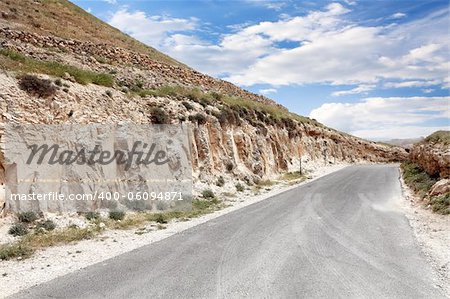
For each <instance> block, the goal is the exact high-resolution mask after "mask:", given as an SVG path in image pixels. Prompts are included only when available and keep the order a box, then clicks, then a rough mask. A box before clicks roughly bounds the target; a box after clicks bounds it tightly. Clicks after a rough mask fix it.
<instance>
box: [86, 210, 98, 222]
mask: <svg viewBox="0 0 450 299" xmlns="http://www.w3.org/2000/svg"><path fill="white" fill-rule="evenodd" d="M84 217H86V219H87V220H89V221H91V220H97V219H100V213H99V212H94V211H89V212H87V213H86V215H85V216H84Z"/></svg>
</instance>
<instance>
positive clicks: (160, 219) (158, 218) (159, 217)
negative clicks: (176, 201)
mask: <svg viewBox="0 0 450 299" xmlns="http://www.w3.org/2000/svg"><path fill="white" fill-rule="evenodd" d="M155 221H156V222H158V223H161V224H164V223H167V219H166V217H164V215H163V214H158V215H156V218H155Z"/></svg>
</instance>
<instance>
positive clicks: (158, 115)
mask: <svg viewBox="0 0 450 299" xmlns="http://www.w3.org/2000/svg"><path fill="white" fill-rule="evenodd" d="M150 113H151V115H152V116H151V120H152V123H154V124H168V123H170V118H169V116H168V115H167V113H166V112H165V111H164V110H163V109H161V108H159V107H152V109H151V110H150Z"/></svg>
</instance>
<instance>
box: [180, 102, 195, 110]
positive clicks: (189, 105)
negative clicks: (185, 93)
mask: <svg viewBox="0 0 450 299" xmlns="http://www.w3.org/2000/svg"><path fill="white" fill-rule="evenodd" d="M181 104H183V106H184V107H185V108H186V109H187V110H193V109H194V106H192V104H191V103H189V102H186V101H183V102H182V103H181Z"/></svg>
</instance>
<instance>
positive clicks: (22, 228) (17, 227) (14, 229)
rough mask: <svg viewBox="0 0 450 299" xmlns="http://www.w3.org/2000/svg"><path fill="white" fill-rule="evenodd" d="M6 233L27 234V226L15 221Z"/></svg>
mask: <svg viewBox="0 0 450 299" xmlns="http://www.w3.org/2000/svg"><path fill="white" fill-rule="evenodd" d="M8 234H10V235H13V236H14V237H18V236H25V235H26V234H28V228H27V226H26V225H25V224H23V223H15V224H13V225H12V226H11V227H10V228H9V230H8Z"/></svg>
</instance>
